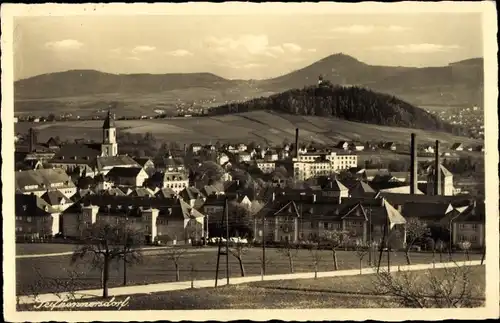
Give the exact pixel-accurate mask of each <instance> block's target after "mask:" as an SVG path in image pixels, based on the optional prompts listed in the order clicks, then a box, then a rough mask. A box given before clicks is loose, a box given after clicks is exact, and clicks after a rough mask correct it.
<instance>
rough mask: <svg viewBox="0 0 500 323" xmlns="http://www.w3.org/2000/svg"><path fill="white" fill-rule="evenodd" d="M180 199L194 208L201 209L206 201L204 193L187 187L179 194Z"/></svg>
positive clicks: (192, 187)
mask: <svg viewBox="0 0 500 323" xmlns="http://www.w3.org/2000/svg"><path fill="white" fill-rule="evenodd" d="M179 197H180V198H181V199H183V200H184V202H186V203H187V204H189V205H190V206H191V207H194V208H199V207H201V206H202V205H203V203H204V202H205V199H206V197H205V196H204V195H203V193H201V191H200V190H198V189H197V188H196V187H194V186H188V187H185V188H184V189H183V190H182V191H180V192H179Z"/></svg>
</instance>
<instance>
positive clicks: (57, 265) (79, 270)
mask: <svg viewBox="0 0 500 323" xmlns="http://www.w3.org/2000/svg"><path fill="white" fill-rule="evenodd" d="M168 252H169V251H168V250H164V249H163V250H155V251H154V252H145V253H144V257H143V261H142V262H141V263H140V264H137V265H135V266H131V267H129V268H128V269H127V283H128V285H143V284H153V283H165V282H173V281H175V278H176V272H175V267H174V263H173V262H172V261H171V260H170V259H169V257H168ZM337 253H338V255H337V256H338V266H339V268H338V269H339V270H345V269H358V268H359V265H360V264H359V258H358V257H357V256H356V254H355V253H354V252H352V251H338V252H337ZM261 254H262V250H261V249H260V248H250V249H248V250H247V252H246V253H245V255H244V257H243V264H244V267H245V272H246V275H247V276H253V275H260V271H261V261H260V256H261ZM70 258H71V255H63V256H55V257H42V258H18V259H16V285H17V292H16V294H17V295H31V294H33V293H34V292H33V288H36V293H49V292H54V291H58V290H59V289H63V290H64V289H67V284H68V282H69V280H70V277H72V278H71V285H72V288H74V289H75V290H85V289H94V288H99V286H100V272H99V270H92V268H91V267H90V265H89V261H82V262H80V263H79V264H77V265H71V264H70ZM266 258H267V261H268V265H267V266H266V274H268V275H275V274H287V273H290V268H289V261H288V258H287V257H285V256H284V255H282V254H280V253H278V252H277V250H276V249H272V248H269V249H268V250H267V252H266ZM320 258H321V259H320V261H319V264H318V271H331V270H333V264H332V253H331V252H330V251H328V250H323V251H321V252H320ZM411 258H412V264H423V263H432V254H430V253H416V252H414V253H412V254H411ZM480 258H481V255H480V254H471V255H470V259H471V260H479V259H480ZM376 259H377V260H378V255H374V257H373V260H374V262H373V263H375V260H376ZM390 260H391V265H405V264H406V260H405V257H404V253H402V252H393V253H391V257H390ZM453 260H456V261H462V260H465V256H464V254H463V253H457V254H455V255H453ZM443 261H448V257H447V255H443ZM216 262H217V250H216V249H215V248H208V249H204V248H202V249H190V251H189V252H186V254H185V255H184V256H183V257H182V258H181V259H180V262H179V265H180V280H181V281H186V280H189V279H190V277H191V267H192V266H193V267H194V268H195V273H194V276H195V279H197V280H204V279H214V278H215V269H216ZM435 262H436V263H437V262H439V256H438V255H436V258H435ZM122 264H123V263H121V262H113V263H112V265H111V269H110V281H109V287H110V288H111V287H118V286H122V281H123V265H122ZM362 266H363V267H369V264H368V256H365V257H364V259H363V261H362ZM382 266H387V254H386V253H385V252H384V253H383V257H382ZM220 268H221V272H220V274H219V277H220V278H221V279H222V278H225V277H226V274H225V268H226V259H225V257H222V258H221V264H220ZM294 270H295V272H296V273H300V272H312V271H314V264H313V259H312V256H311V254H310V253H309V252H308V251H307V250H299V252H298V253H297V255H296V256H295V257H294ZM229 271H230V277H240V276H241V273H240V268H239V264H238V261H237V260H236V258H234V257H229ZM54 280H57V281H59V285H54V284H51V283H48V282H50V281H54Z"/></svg>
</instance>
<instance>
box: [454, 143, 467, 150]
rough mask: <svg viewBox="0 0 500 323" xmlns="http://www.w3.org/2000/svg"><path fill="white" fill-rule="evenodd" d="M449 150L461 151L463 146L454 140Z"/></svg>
mask: <svg viewBox="0 0 500 323" xmlns="http://www.w3.org/2000/svg"><path fill="white" fill-rule="evenodd" d="M451 150H455V151H463V150H464V146H463V145H462V144H461V143H459V142H456V143H454V144H453V145H452V146H451Z"/></svg>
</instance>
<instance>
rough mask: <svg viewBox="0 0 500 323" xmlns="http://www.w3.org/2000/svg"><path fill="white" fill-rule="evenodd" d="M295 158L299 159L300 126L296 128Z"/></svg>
mask: <svg viewBox="0 0 500 323" xmlns="http://www.w3.org/2000/svg"><path fill="white" fill-rule="evenodd" d="M295 158H297V159H299V128H296V129H295Z"/></svg>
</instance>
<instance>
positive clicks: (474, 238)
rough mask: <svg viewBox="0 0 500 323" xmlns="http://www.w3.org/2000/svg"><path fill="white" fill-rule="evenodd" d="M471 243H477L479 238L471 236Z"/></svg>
mask: <svg viewBox="0 0 500 323" xmlns="http://www.w3.org/2000/svg"><path fill="white" fill-rule="evenodd" d="M469 238H470V242H476V241H477V237H476V236H470V237H469Z"/></svg>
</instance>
